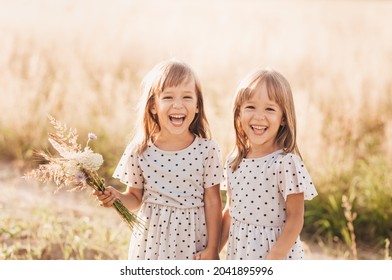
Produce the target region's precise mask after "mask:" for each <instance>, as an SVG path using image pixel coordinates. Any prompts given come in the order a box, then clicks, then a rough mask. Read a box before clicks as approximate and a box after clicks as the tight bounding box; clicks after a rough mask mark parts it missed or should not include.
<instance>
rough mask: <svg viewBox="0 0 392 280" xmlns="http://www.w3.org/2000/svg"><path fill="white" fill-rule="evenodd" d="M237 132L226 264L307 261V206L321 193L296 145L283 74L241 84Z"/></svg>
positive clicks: (229, 172)
mask: <svg viewBox="0 0 392 280" xmlns="http://www.w3.org/2000/svg"><path fill="white" fill-rule="evenodd" d="M234 127H235V133H236V149H235V152H234V153H233V154H232V155H231V156H230V157H229V159H228V160H227V163H226V165H225V173H226V178H227V203H226V207H225V209H224V211H223V223H222V238H221V249H222V247H223V246H224V245H225V243H226V242H227V240H228V245H227V259H235V260H241V259H244V260H245V259H247V260H256V259H269V260H273V259H302V258H303V256H304V250H303V248H302V245H301V241H300V238H299V235H300V232H301V230H302V226H303V219H304V200H305V199H306V200H310V199H312V198H313V197H315V196H316V195H317V192H316V189H315V188H314V186H313V183H312V180H311V178H310V176H309V173H308V171H307V170H306V168H305V166H304V164H303V162H302V160H301V157H300V152H299V150H298V147H297V144H296V120H295V111H294V103H293V97H292V93H291V88H290V85H289V83H288V82H287V80H286V79H285V78H284V77H283V76H282V75H281V74H280V73H278V72H276V71H273V70H268V69H267V70H259V71H256V72H254V73H252V74H251V75H249V76H248V77H246V78H245V79H244V80H243V81H242V82H241V83H240V85H239V87H238V89H237V91H236V96H235V104H234Z"/></svg>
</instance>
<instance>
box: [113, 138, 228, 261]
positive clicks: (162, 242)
mask: <svg viewBox="0 0 392 280" xmlns="http://www.w3.org/2000/svg"><path fill="white" fill-rule="evenodd" d="M113 177H115V178H119V179H120V180H121V182H123V183H125V184H127V185H128V186H129V185H131V186H133V187H135V188H143V189H144V190H143V201H142V206H141V208H140V210H139V212H138V216H139V217H140V218H141V219H142V220H144V221H145V225H144V226H145V230H144V231H138V230H135V232H134V233H133V234H132V236H131V240H130V247H129V254H128V258H129V259H136V260H138V259H140V260H157V259H159V260H163V259H177V260H185V259H193V255H194V254H195V253H196V252H198V251H200V250H203V249H204V248H205V247H206V245H207V227H206V221H205V212H204V199H203V196H204V189H205V188H209V187H212V186H214V185H217V184H220V183H221V181H222V177H223V176H222V164H221V158H220V151H219V147H218V145H217V144H216V143H215V142H214V141H212V140H207V139H204V138H200V137H196V138H195V140H194V141H193V143H192V144H191V145H190V146H189V147H187V148H185V149H183V150H180V151H163V150H160V149H158V148H157V147H156V146H155V145H154V144H152V143H150V144H149V145H148V148H147V150H146V151H145V152H144V153H143V154H142V155H141V156H137V155H135V154H133V153H132V148H131V147H130V146H128V147H127V149H126V150H125V153H124V155H123V156H122V158H121V160H120V162H119V164H118V166H117V168H116V170H115V172H114V175H113Z"/></svg>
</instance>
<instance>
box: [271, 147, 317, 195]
mask: <svg viewBox="0 0 392 280" xmlns="http://www.w3.org/2000/svg"><path fill="white" fill-rule="evenodd" d="M278 161H279V162H278V163H279V168H278V174H277V175H278V185H279V189H280V191H281V193H282V195H283V197H284V199H285V200H286V199H287V196H288V195H290V194H296V193H304V199H305V200H311V199H313V198H314V197H315V196H317V191H316V188H315V187H314V184H313V182H312V179H311V177H310V174H309V172H308V171H307V169H306V167H305V165H304V163H303V162H302V160H301V159H300V157H298V156H297V155H294V154H287V155H285V156H283V158H281V159H278Z"/></svg>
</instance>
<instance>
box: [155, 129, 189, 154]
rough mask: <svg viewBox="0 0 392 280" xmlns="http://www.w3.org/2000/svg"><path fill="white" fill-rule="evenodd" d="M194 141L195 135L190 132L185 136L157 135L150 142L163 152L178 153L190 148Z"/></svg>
mask: <svg viewBox="0 0 392 280" xmlns="http://www.w3.org/2000/svg"><path fill="white" fill-rule="evenodd" d="M194 140H195V135H194V134H193V133H191V132H189V133H187V134H186V135H166V136H165V135H163V134H160V133H157V134H156V135H155V136H154V137H153V139H152V141H153V143H154V145H155V146H156V147H157V148H159V149H161V150H164V151H178V150H183V149H185V148H187V147H188V146H190V145H191V144H192V143H193V141H194Z"/></svg>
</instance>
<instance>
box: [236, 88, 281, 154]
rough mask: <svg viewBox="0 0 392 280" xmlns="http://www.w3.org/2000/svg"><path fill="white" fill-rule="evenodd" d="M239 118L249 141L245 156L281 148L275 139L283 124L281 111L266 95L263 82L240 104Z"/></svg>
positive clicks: (266, 152)
mask: <svg viewBox="0 0 392 280" xmlns="http://www.w3.org/2000/svg"><path fill="white" fill-rule="evenodd" d="M239 118H240V124H241V127H242V129H243V130H244V133H245V134H246V136H247V137H248V139H249V143H250V151H249V152H248V155H247V157H260V156H264V155H267V154H269V153H271V152H274V151H276V150H277V149H279V148H281V147H278V145H277V144H276V141H275V140H276V135H277V133H278V130H279V128H280V126H281V125H284V120H283V111H282V109H281V108H280V106H279V105H278V104H277V103H276V102H275V101H273V100H271V99H270V98H269V97H268V92H267V88H266V86H265V83H263V84H262V85H261V86H260V87H259V88H257V89H256V90H255V92H254V93H253V96H252V97H251V98H250V99H249V100H246V101H245V102H244V103H243V104H242V105H241V107H240V114H239Z"/></svg>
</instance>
